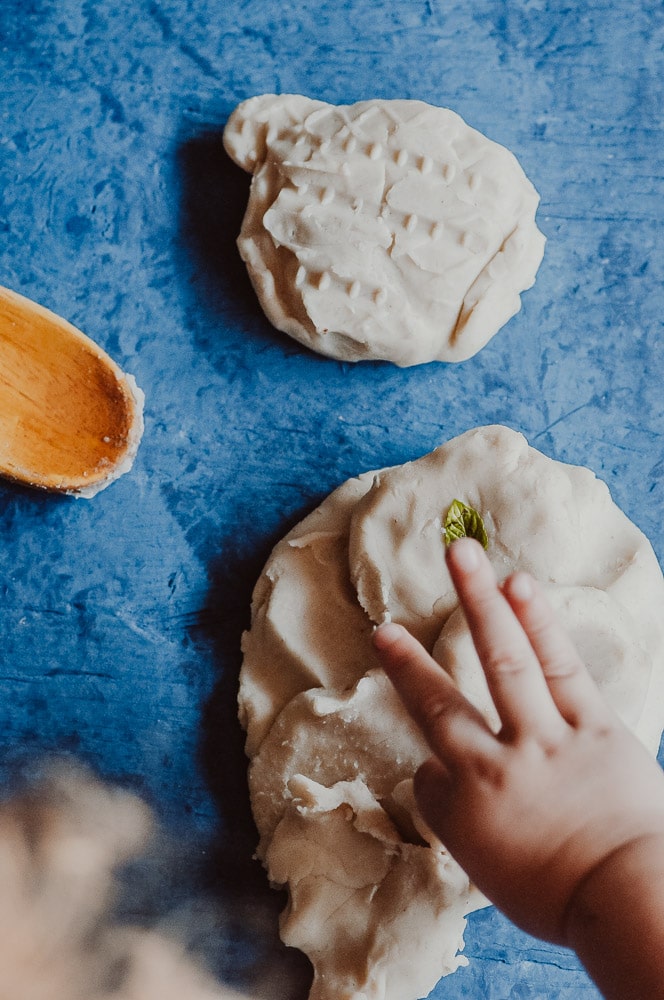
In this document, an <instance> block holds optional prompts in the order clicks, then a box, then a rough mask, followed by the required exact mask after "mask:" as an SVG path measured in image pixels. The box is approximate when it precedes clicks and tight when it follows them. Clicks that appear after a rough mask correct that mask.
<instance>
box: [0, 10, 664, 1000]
mask: <svg viewBox="0 0 664 1000" xmlns="http://www.w3.org/2000/svg"><path fill="white" fill-rule="evenodd" d="M663 40H664V14H663V11H662V7H661V5H660V4H659V3H655V2H652V0H590V2H589V3H586V4H580V5H568V4H563V3H560V2H544V0H514V2H512V3H509V4H507V3H505V2H503V0H475V2H473V3H467V2H466V0H448V2H445V3H443V2H440V0H407V2H406V0H404V2H396V0H391V2H390V0H379V2H375V0H345V2H343V3H334V2H333V0H321V2H319V3H310V2H305V0H291V2H289V3H288V4H281V3H276V2H274V0H223V2H222V0H216V2H214V0H159V2H157V0H135V2H133V3H131V4H127V3H121V2H120V0H86V2H83V0H59V2H58V3H57V4H55V3H50V2H48V0H3V3H2V5H1V6H0V103H1V107H0V283H2V284H4V285H8V286H10V287H12V288H14V289H15V290H17V291H19V292H21V293H22V294H24V295H28V296H30V297H32V298H34V299H36V300H38V301H39V302H41V303H42V304H44V305H46V306H48V307H49V308H51V309H53V310H55V311H56V312H58V313H60V314H61V315H63V316H64V317H66V318H67V319H68V320H70V321H71V322H73V323H74V324H76V325H77V326H79V327H80V328H81V329H83V330H84V331H85V332H86V333H88V334H89V335H90V336H92V337H93V338H94V339H96V340H97V341H98V342H99V343H100V344H101V345H102V346H103V347H105V348H106V350H108V351H109V352H110V353H111V354H112V355H113V356H114V357H115V358H116V360H117V361H118V362H119V363H120V364H121V365H122V366H123V367H124V368H125V369H126V370H127V371H130V372H132V373H133V374H135V375H136V377H137V380H138V382H139V384H140V385H141V386H142V387H143V389H144V390H145V392H146V396H147V408H146V433H145V438H144V441H143V444H142V446H141V449H140V452H139V455H138V459H137V462H136V465H135V468H134V470H133V472H132V473H131V474H130V475H128V476H125V477H124V478H123V479H121V480H120V481H118V482H117V483H115V484H114V485H112V486H111V487H110V488H109V489H108V490H107V491H105V492H104V493H102V494H100V495H99V496H98V497H97V498H95V499H94V500H93V501H91V502H86V501H77V500H72V499H59V498H54V497H48V496H42V495H37V494H33V493H30V492H29V491H26V490H21V489H18V488H15V487H13V486H11V485H9V484H2V485H0V634H1V635H2V642H3V646H2V665H1V666H0V740H1V745H2V755H3V774H4V775H5V780H6V781H8V780H9V775H10V774H11V773H12V772H13V769H14V768H15V767H16V766H17V765H18V764H21V763H23V762H25V761H28V762H30V761H32V760H34V759H38V758H39V757H40V756H41V755H43V753H44V752H47V751H48V752H50V751H64V752H66V753H69V754H72V755H74V756H75V757H76V758H77V759H81V760H84V761H87V762H88V763H90V764H91V765H92V766H93V767H94V768H95V769H96V770H97V771H98V772H99V773H100V774H101V775H103V776H104V777H108V778H110V779H113V780H117V781H120V782H122V783H124V784H126V785H128V786H129V787H131V788H134V789H136V790H137V791H139V792H140V793H141V794H143V795H145V796H146V797H147V798H148V799H149V801H151V802H152V804H153V805H154V806H155V808H156V809H157V811H158V813H159V815H160V816H161V817H162V819H163V821H164V824H165V826H166V827H167V829H169V830H171V829H172V830H174V831H175V832H176V833H177V835H178V837H179V838H180V843H186V844H187V845H188V846H187V849H186V850H181V851H180V853H178V852H177V851H176V852H175V855H173V854H171V855H168V864H166V862H162V867H161V869H160V870H159V877H160V879H162V880H163V883H164V884H163V886H162V887H161V888H162V892H161V895H162V896H163V898H164V899H166V900H173V899H174V900H175V901H176V902H177V901H178V900H180V899H181V898H182V897H183V896H188V895H189V894H190V893H192V892H193V888H192V886H196V887H197V888H199V887H200V888H203V889H205V890H206V891H207V892H208V894H209V897H210V899H211V900H212V903H210V905H211V906H212V912H213V914H214V916H213V918H210V920H209V921H208V924H207V925H206V926H207V927H208V934H207V937H206V941H205V950H206V951H207V952H208V957H209V958H210V960H211V961H212V963H213V964H214V966H215V967H216V968H217V969H218V970H219V971H220V973H221V974H223V975H224V976H225V977H227V978H229V979H231V980H232V981H234V982H237V983H239V984H241V985H251V984H252V983H256V982H261V983H263V989H264V990H265V993H264V995H269V996H271V997H273V998H279V1000H287V998H288V1000H291V998H292V1000H303V998H304V997H305V996H306V991H307V987H306V983H307V972H306V963H304V962H303V961H300V960H299V959H298V958H297V956H295V955H293V954H291V953H287V952H286V951H285V950H284V949H281V948H280V947H279V946H278V945H277V943H276V941H275V931H274V921H275V918H276V912H277V908H278V906H277V901H276V900H274V899H272V896H271V894H270V893H269V891H268V890H267V889H266V888H265V886H264V882H263V878H262V874H261V873H260V871H257V870H256V868H255V866H254V865H253V864H252V862H251V860H250V855H251V850H252V848H253V833H252V827H251V823H250V819H249V815H248V808H247V800H246V791H245V785H244V773H243V770H244V763H243V755H242V746H241V742H242V741H241V736H240V734H239V731H238V728H237V724H236V722H235V703H234V700H235V685H236V678H237V671H238V667H239V662H240V657H239V651H238V650H239V637H240V633H241V630H242V628H243V627H244V626H246V624H247V621H248V608H249V598H250V592H251V587H252V585H253V582H254V580H255V578H256V576H257V575H258V573H259V571H260V568H261V566H262V564H263V562H264V560H265V558H266V556H267V554H268V552H269V549H270V547H271V545H272V544H273V543H274V542H275V541H276V540H277V539H278V538H279V537H280V536H281V535H282V534H283V533H284V532H285V530H286V529H287V528H288V527H290V526H291V525H292V524H293V523H294V522H295V521H296V520H298V519H299V518H300V517H301V516H302V515H303V514H304V513H305V512H307V511H309V510H310V509H311V508H312V507H313V506H314V505H315V504H316V503H317V502H318V501H319V500H320V499H322V498H323V496H325V495H326V494H327V493H328V492H329V491H330V490H331V489H332V488H333V487H335V486H336V485H338V484H339V483H340V482H342V481H343V480H344V479H346V478H347V477H348V476H351V475H354V474H356V473H359V472H362V471H365V470H367V469H372V468H376V467H380V466H383V465H387V464H391V463H397V462H402V461H404V460H407V459H410V458H414V457H417V456H419V455H422V454H424V453H425V452H427V451H429V450H430V449H431V448H432V447H434V446H435V445H437V444H439V443H440V442H441V441H443V440H446V439H448V438H450V437H452V436H454V435H455V434H458V433H460V432H462V431H464V430H466V429H467V428H469V427H471V426H474V425H476V424H482V423H489V422H502V423H505V424H508V425H509V426H511V427H514V428H516V429H518V430H521V431H523V432H524V433H525V434H526V436H527V437H528V439H529V440H530V442H531V443H532V444H534V445H535V446H536V447H538V448H540V449H541V450H542V451H544V452H545V453H546V454H548V455H551V456H552V457H554V458H558V459H562V460H564V461H568V462H576V463H582V464H586V465H588V466H590V467H591V468H592V469H593V470H594V471H595V472H596V473H597V474H598V475H599V476H601V477H602V478H603V479H605V480H606V481H607V483H608V484H609V486H610V488H611V490H612V492H613V495H614V497H615V499H616V501H617V502H618V503H619V504H620V505H621V506H622V507H623V509H624V510H625V511H626V512H627V514H628V515H629V516H630V517H631V518H632V519H633V520H634V521H635V522H636V523H637V524H638V525H639V526H640V527H641V528H642V529H643V530H644V531H645V532H646V533H647V534H648V536H649V537H650V539H651V541H652V543H653V545H654V547H655V550H656V552H657V554H658V556H659V558H660V561H662V559H663V557H664V528H663V526H662V514H661V512H662V510H663V509H664V502H663V501H664V474H663V473H664V461H663V447H662V446H663V442H664V393H663V392H662V375H663V373H664V357H663V354H664V347H663V343H664V341H663V338H662V316H663V315H664V292H663V288H664V274H663V270H664V263H663V262H664V247H663V245H662V243H663V238H662V232H663V231H664V227H663V225H662V198H663V195H664V190H663V188H664V182H663V177H664V163H663V162H662V161H663V158H664V157H663V150H664V141H663V135H662V119H661V108H662V106H663V102H664V93H663V91H664V83H663V80H664V73H663V69H664V67H663V65H662V63H663V58H662V49H663V45H662V43H663ZM274 91H292V92H300V93H305V94H308V95H310V96H312V97H316V98H322V99H325V100H329V101H332V102H338V103H347V102H350V101H353V100H357V99H363V98H367V97H370V96H383V97H409V98H419V99H422V100H426V101H429V102H431V103H434V104H440V105H446V106H449V107H451V108H453V109H454V110H455V111H457V112H459V113H460V114H461V115H462V116H463V117H464V118H465V119H466V120H467V121H468V122H469V124H471V125H473V126H475V127H476V128H479V129H480V130H481V131H483V132H485V133H486V134H487V135H488V136H489V137H491V138H492V139H495V140H497V141H499V142H502V143H503V144H505V145H507V146H508V147H509V148H510V149H512V150H513V151H514V152H515V153H516V155H517V156H518V158H519V159H520V161H521V163H522V165H523V167H524V169H525V170H526V172H527V174H528V175H529V177H530V178H531V179H532V181H533V182H534V184H535V186H536V187H537V189H538V190H539V191H540V193H541V195H542V202H541V207H540V211H539V216H538V218H539V223H540V227H541V228H542V230H543V231H544V232H545V234H546V235H547V237H548V245H547V250H546V254H545V258H544V262H543V264H542V267H541V269H540V272H539V275H538V280H537V283H536V285H535V287H534V288H533V289H532V290H531V291H529V292H527V293H526V294H525V296H524V299H523V309H522V311H521V312H520V313H519V314H518V316H517V317H516V318H515V319H513V320H512V321H511V322H510V323H509V324H508V326H507V327H505V328H504V329H503V330H502V331H501V332H500V333H499V334H498V335H497V336H496V337H495V338H494V340H493V341H492V342H491V343H490V344H489V345H488V346H487V347H486V348H485V349H484V350H483V351H482V352H481V353H480V354H479V355H477V356H476V357H475V358H473V359H471V360H470V361H468V362H466V363H464V364H462V365H460V366H457V367H454V366H445V365H428V366H423V367H420V368H416V369H412V370H409V371H400V370H397V369H395V368H393V367H392V366H390V365H388V364H382V363H376V364H362V365H358V366H355V367H353V366H350V365H345V364H340V363H336V362H334V361H329V360H325V359H322V358H318V357H316V356H314V355H313V354H310V353H307V352H306V351H305V350H303V349H302V348H300V347H299V346H298V345H296V344H295V343H293V342H291V341H289V340H288V339H287V338H285V337H283V336H282V335H280V334H278V333H277V332H275V331H273V330H272V329H271V328H270V326H269V324H268V323H267V322H266V321H265V319H264V318H263V317H262V314H261V313H260V310H259V307H258V305H257V303H256V300H255V298H254V296H253V293H252V291H251V289H250V286H249V284H248V280H247V278H246V276H245V274H244V272H243V268H242V266H241V264H240V262H239V260H238V257H237V253H236V250H235V246H234V241H235V236H236V234H237V231H238V229H239V224H240V219H241V216H242V213H243V208H244V202H245V199H246V192H247V187H248V179H247V178H246V177H245V176H244V175H243V174H242V173H241V172H240V171H239V170H237V169H236V168H235V167H234V166H232V165H231V164H230V163H229V161H228V160H227V159H226V157H225V155H224V153H223V150H222V147H221V131H222V128H223V125H224V123H225V121H226V118H227V117H228V114H229V113H230V111H231V110H232V108H233V107H234V106H235V104H236V103H238V102H239V101H240V100H242V99H244V98H246V97H249V96H252V95H253V94H258V93H262V92H274ZM174 857H175V860H174ZM157 866H158V863H157ZM148 895H149V893H148ZM279 902H280V901H279ZM141 905H143V906H147V907H148V908H149V907H150V906H155V905H156V904H155V902H154V899H152V900H148V901H147V902H146V900H143V902H142V904H141ZM136 907H137V908H138V907H139V904H138V902H137V903H136ZM466 953H467V955H468V956H469V957H470V958H471V964H470V966H469V967H468V968H467V969H464V970H462V971H460V972H459V973H457V974H455V976H453V977H451V978H449V979H447V980H444V981H443V982H442V983H441V984H440V985H439V987H438V988H437V989H436V990H435V991H434V993H433V994H432V996H434V997H441V998H442V997H443V996H444V997H450V998H456V997H469V998H480V997H481V998H483V1000H484V998H490V1000H494V998H495V1000H498V998H501V1000H502V998H517V997H518V998H532V1000H534V998H570V1000H571V998H574V1000H577V998H586V997H587V998H590V997H595V996H596V995H597V994H596V991H595V990H594V989H593V987H592V986H591V985H590V984H589V983H588V980H587V979H586V977H585V975H584V973H583V972H582V971H580V970H579V967H578V964H577V963H576V961H575V960H574V959H573V957H571V956H570V955H569V954H568V953H566V952H561V951H560V950H559V949H555V948H551V947H549V946H546V945H542V944H540V943H539V942H534V941H532V940H531V939H529V938H527V937H526V936H525V935H522V934H520V933H518V932H517V931H515V930H514V929H513V928H512V927H511V926H510V925H509V924H508V923H507V921H505V920H503V919H502V918H501V917H500V916H499V915H498V914H497V913H495V911H493V910H488V911H485V912H482V913H480V914H477V915H475V917H473V918H471V921H470V927H469V931H468V934H467V947H466ZM266 984H267V985H266Z"/></svg>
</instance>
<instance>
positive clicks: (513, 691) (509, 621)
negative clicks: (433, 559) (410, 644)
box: [447, 538, 566, 740]
mask: <svg viewBox="0 0 664 1000" xmlns="http://www.w3.org/2000/svg"><path fill="white" fill-rule="evenodd" d="M447 565H448V568H449V571H450V575H451V576H452V581H453V583H454V585H455V587H456V589H457V593H458V595H459V600H460V602H461V605H462V607H463V610H464V613H465V615H466V619H467V621H468V627H469V629H470V632H471V635H472V637H473V642H474V644H475V649H476V650H477V655H478V656H479V658H480V662H481V664H482V667H483V669H484V673H485V675H486V679H487V683H488V685H489V691H490V692H491V697H492V698H493V701H494V704H495V706H496V709H497V711H498V714H499V716H500V718H501V721H502V723H503V732H504V733H505V734H506V735H508V736H519V735H526V734H533V733H537V735H538V737H539V738H542V737H543V738H544V739H545V740H547V739H551V740H556V739H557V738H559V737H560V735H561V733H562V731H563V730H564V729H565V728H566V723H565V722H564V720H563V718H562V716H561V715H560V712H559V711H558V709H557V707H556V705H555V702H554V701H553V698H552V697H551V692H550V691H549V689H548V687H547V684H546V681H545V679H544V676H543V674H542V668H541V666H540V664H539V662H538V660H537V657H536V655H535V653H534V651H533V648H532V646H531V644H530V642H529V641H528V637H527V636H526V633H525V632H524V630H523V628H522V626H521V624H520V622H519V620H518V619H517V617H516V615H515V614H514V612H513V610H512V608H511V607H510V605H509V603H508V601H507V600H506V598H505V596H504V595H503V593H502V592H501V590H500V588H499V586H498V582H497V580H496V576H495V573H494V571H493V567H492V566H491V563H490V562H489V560H488V558H487V556H486V555H485V554H484V551H483V550H482V547H481V546H480V545H479V543H478V542H476V541H474V540H473V539H471V538H461V539H459V540H458V541H455V542H453V543H452V544H451V545H450V547H449V548H448V550H447Z"/></svg>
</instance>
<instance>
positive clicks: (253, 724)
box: [239, 426, 664, 1000]
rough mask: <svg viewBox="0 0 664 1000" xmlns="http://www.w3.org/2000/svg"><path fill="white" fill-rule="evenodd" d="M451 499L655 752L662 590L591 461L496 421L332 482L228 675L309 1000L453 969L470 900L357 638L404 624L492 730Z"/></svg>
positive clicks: (662, 706) (400, 726) (367, 995)
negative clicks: (551, 452) (236, 676)
mask: <svg viewBox="0 0 664 1000" xmlns="http://www.w3.org/2000/svg"><path fill="white" fill-rule="evenodd" d="M457 498H458V499H461V500H463V501H464V502H466V503H468V504H469V505H470V506H472V507H474V508H475V509H476V510H478V511H479V512H480V514H481V515H482V517H483V519H484V523H485V526H486V528H487V532H488V536H489V547H488V554H489V557H490V559H491V561H492V563H493V565H494V567H495V569H496V571H497V573H498V575H499V577H501V578H502V577H504V576H506V575H507V574H508V573H510V572H512V571H513V570H514V569H516V568H522V569H527V570H529V571H530V572H531V573H533V574H534V575H535V576H536V577H537V578H538V579H539V580H540V581H542V582H543V583H544V584H545V586H546V588H547V590H548V593H549V596H550V598H551V600H552V601H553V603H554V605H555V607H556V609H557V612H558V614H559V616H560V618H561V620H562V621H563V623H564V624H565V626H566V627H567V628H568V629H569V630H570V632H571V633H572V635H573V637H574V639H575V641H576V642H577V644H578V646H579V648H580V650H581V652H582V653H583V655H584V657H585V660H586V662H587V664H588V666H589V668H590V670H591V672H592V673H593V675H594V676H595V678H596V680H597V682H598V683H599V685H600V687H601V688H602V689H603V691H604V694H605V696H606V697H607V699H608V700H609V701H610V703H611V704H612V705H613V707H614V709H615V710H616V711H617V712H618V714H619V715H621V717H622V718H623V719H624V721H625V722H626V723H627V725H629V726H630V727H631V728H632V729H633V730H634V731H635V732H636V734H637V735H638V736H639V737H640V738H641V739H642V741H643V742H644V743H645V744H646V746H647V747H648V748H649V749H650V750H651V752H652V753H653V754H655V753H656V752H657V749H658V744H659V739H660V735H661V731H662V727H663V726H664V625H663V624H662V618H661V607H662V605H663V604H664V580H663V578H662V573H661V570H660V567H659V565H658V563H657V560H656V557H655V555H654V553H653V550H652V548H651V546H650V543H649V542H648V540H647V539H646V538H645V536H644V535H643V534H642V533H641V532H640V531H639V529H638V528H637V527H636V526H635V525H634V524H633V523H632V522H631V521H630V520H629V519H628V518H627V517H626V516H625V514H624V513H623V512H622V511H621V510H620V509H619V508H618V507H617V506H616V505H615V503H614V502H613V500H612V499H611V496H610V494H609V491H608V488H607V487H606V485H605V484H604V483H602V482H601V481H600V480H598V479H596V478H595V476H594V474H593V473H592V472H591V471H590V470H589V469H586V468H583V467H578V466H571V465H566V464H563V463H560V462H555V461H553V460H551V459H549V458H547V457H545V456H544V455H542V454H541V453H540V452H538V451H536V450H535V449H534V448H531V447H529V446H528V444H527V442H526V440H525V439H524V438H523V437H522V435H520V434H517V433H516V432H514V431H512V430H509V429H508V428H506V427H502V426H491V427H479V428H476V429H474V430H471V431H468V432H467V433H465V434H463V435H461V436H460V437H458V438H455V439H454V440H452V441H450V442H448V443H447V444H444V445H442V446H441V447H440V448H437V449H436V450H435V451H433V452H432V453H431V454H429V455H426V456H424V457H423V458H420V459H418V460H417V461H414V462H409V463H406V464H405V465H401V466H396V467H393V468H390V469H384V470H380V471H378V472H369V473H365V474H363V475H361V476H359V477H358V478H356V479H351V480H349V481H348V482H346V483H344V484H343V485H342V486H340V487H339V488H338V489H337V490H335V491H334V492H333V493H332V494H331V495H330V496H329V497H328V498H327V499H326V500H325V501H324V502H323V503H322V504H321V505H320V506H319V507H318V508H317V509H316V510H315V511H313V513H312V514H310V515H309V516H308V517H307V518H305V519H304V521H302V522H301V523H300V524H299V525H297V526H296V527H295V528H294V529H293V530H292V531H291V532H290V533H289V534H288V535H287V536H286V537H285V538H284V539H283V540H282V541H281V542H280V543H279V544H278V545H277V546H276V547H275V549H274V550H273V552H272V554H271V556H270V558H269V560H268V562H267V564H266V566H265V567H264V570H263V573H262V575H261V577H260V579H259V581H258V583H257V585H256V588H255V591H254V598H253V605H252V623H251V628H250V629H249V630H248V632H247V633H246V634H245V636H244V640H243V651H244V661H243V666H242V672H241V678H240V696H239V701H240V717H241V720H242V723H243V725H244V727H245V729H246V731H247V751H248V754H249V756H250V758H251V764H250V769H249V782H250V792H251V800H252V809H253V813H254V817H255V820H256V824H257V827H258V830H259V833H260V843H259V848H258V855H259V857H260V858H261V859H262V861H263V863H264V864H265V866H266V868H267V871H268V875H269V878H270V880H271V881H272V882H273V883H274V884H277V885H285V886H286V887H287V888H288V892H289V905H288V907H287V910H286V912H285V913H284V915H283V918H282V927H281V931H282V937H283V939H284V940H285V941H286V943H288V944H290V945H293V946H295V947H298V948H300V949H301V950H303V951H304V952H306V954H307V955H308V956H309V957H310V959H311V961H312V963H313V966H314V981H313V985H312V991H311V994H310V997H311V1000H416V998H418V997H422V996H425V995H426V994H427V993H428V992H430V990H431V989H432V988H433V986H434V985H435V983H436V982H437V981H438V979H439V978H440V977H441V976H443V975H446V974H448V973H450V972H453V971H454V970H455V969H456V968H457V967H458V966H459V965H460V964H463V963H464V962H465V959H464V958H463V956H462V955H461V954H460V952H461V949H462V947H463V931H464V927H465V916H466V914H467V913H468V912H470V911H471V910H473V909H475V908H477V907H478V906H481V905H483V904H484V903H485V900H484V899H483V897H481V896H480V894H479V893H478V892H477V890H475V889H474V887H473V886H471V885H470V884H469V882H468V879H467V877H466V876H465V874H464V872H463V871H462V870H461V869H460V868H459V866H458V865H457V864H456V863H455V862H454V861H453V859H452V858H451V857H450V856H449V855H448V854H447V852H446V851H445V848H444V846H443V845H442V844H440V842H439V841H438V840H437V839H436V837H435V836H434V835H433V834H432V832H431V831H430V830H429V829H428V828H427V827H426V825H425V824H424V822H423V820H422V818H421V817H420V816H419V813H418V811H417V808H416V805H415V801H414V797H413V793H412V778H413V774H414V772H415V770H416V769H417V767H418V766H419V764H420V763H421V762H422V761H423V760H424V759H426V757H427V756H428V750H427V747H426V745H425V744H424V741H423V740H422V738H421V736H420V735H419V733H418V732H417V731H416V729H415V728H414V726H413V725H412V723H411V722H410V720H409V719H408V717H407V716H406V714H405V712H404V711H403V709H402V708H401V704H400V702H399V700H398V698H397V697H396V695H395V694H394V691H393V690H392V687H391V685H390V684H389V682H388V681H387V679H386V678H385V676H384V675H383V673H382V671H380V669H378V668H377V666H376V662H375V660H374V658H373V654H372V651H371V642H370V639H371V632H372V628H373V626H374V625H375V624H377V623H379V622H382V621H385V620H387V619H390V618H391V619H394V620H395V621H399V622H401V623H402V624H404V625H406V626H407V627H408V628H410V629H411V630H412V631H413V632H414V633H415V634H416V635H417V636H418V637H419V638H420V639H421V641H423V642H424V644H425V645H426V646H427V648H428V649H429V650H430V651H432V652H433V655H434V656H435V657H436V659H437V660H438V662H440V663H441V664H442V665H444V666H445V667H446V669H448V670H449V672H450V673H451V675H452V676H453V678H454V679H455V681H456V682H457V684H458V685H459V686H460V688H461V689H462V690H463V691H464V692H465V693H466V694H467V696H468V697H469V698H470V699H471V700H472V701H473V702H474V703H475V704H476V705H477V706H478V708H479V709H480V710H481V711H482V712H483V714H484V715H485V716H486V718H487V719H488V721H489V722H490V724H492V725H494V726H495V725H496V717H495V710H494V707H493V705H492V703H491V699H490V697H489V694H488V690H487V688H486V684H485V682H484V679H483V675H482V673H481V669H480V666H479V662H478V660H477V657H476V655H475V652H474V649H473V646H472V642H471V640H470V635H469V633H468V630H467V627H466V624H465V619H464V617H463V614H462V613H461V612H460V610H459V608H458V604H457V600H456V596H455V593H454V589H453V587H452V584H451V581H450V578H449V575H448V573H447V569H446V567H445V562H444V556H443V543H442V540H441V521H442V519H443V518H444V515H445V513H446V510H447V508H448V507H449V505H450V503H451V502H452V500H454V499H457Z"/></svg>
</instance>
